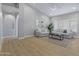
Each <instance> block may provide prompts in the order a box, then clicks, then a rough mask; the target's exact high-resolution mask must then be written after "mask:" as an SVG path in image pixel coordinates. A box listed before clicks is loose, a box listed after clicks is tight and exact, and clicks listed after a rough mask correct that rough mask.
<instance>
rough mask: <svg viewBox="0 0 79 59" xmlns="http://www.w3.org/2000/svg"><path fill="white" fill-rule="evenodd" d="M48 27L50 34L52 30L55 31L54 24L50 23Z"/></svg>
mask: <svg viewBox="0 0 79 59" xmlns="http://www.w3.org/2000/svg"><path fill="white" fill-rule="evenodd" d="M47 28H48V31H49V34H51V32H52V31H53V24H52V23H50V24H49V25H48V27H47Z"/></svg>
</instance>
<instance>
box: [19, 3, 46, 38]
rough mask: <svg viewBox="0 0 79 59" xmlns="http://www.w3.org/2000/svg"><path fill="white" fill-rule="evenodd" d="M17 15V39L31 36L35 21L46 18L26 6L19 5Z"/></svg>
mask: <svg viewBox="0 0 79 59" xmlns="http://www.w3.org/2000/svg"><path fill="white" fill-rule="evenodd" d="M19 14H20V16H19V29H18V31H19V33H18V35H19V37H23V36H30V35H33V34H34V30H35V29H36V20H41V19H42V17H46V16H45V15H43V14H42V13H40V12H38V11H36V10H35V9H33V8H32V7H31V6H29V5H27V4H20V13H19ZM46 19H47V18H46Z"/></svg>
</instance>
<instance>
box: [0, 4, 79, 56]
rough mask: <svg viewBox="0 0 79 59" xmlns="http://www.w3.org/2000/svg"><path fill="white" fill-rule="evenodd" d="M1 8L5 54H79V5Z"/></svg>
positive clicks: (2, 41) (14, 5) (0, 31)
mask: <svg viewBox="0 0 79 59" xmlns="http://www.w3.org/2000/svg"><path fill="white" fill-rule="evenodd" d="M0 6H1V7H0V9H1V11H0V13H1V15H0V18H1V19H0V21H1V23H0V27H1V28H0V33H1V35H0V37H1V40H0V50H1V53H3V54H1V55H16V56H17V55H26V56H27V55H29V56H31V55H34V56H36V55H38V56H39V55H41V56H44V55H45V56H46V55H49V56H53V55H56V56H57V55H66V56H67V55H68V56H69V55H79V48H78V47H79V43H78V41H79V40H78V39H79V20H78V19H79V17H78V15H79V4H78V3H10V4H9V3H2V4H0ZM9 9H10V11H9ZM62 51H63V52H62Z"/></svg>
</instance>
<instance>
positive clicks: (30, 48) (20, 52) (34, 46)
mask: <svg viewBox="0 0 79 59" xmlns="http://www.w3.org/2000/svg"><path fill="white" fill-rule="evenodd" d="M45 39H47V38H37V37H29V38H25V39H22V40H19V39H14V40H13V39H5V40H4V42H3V46H2V51H1V52H0V55H6V56H8V55H9V56H72V55H79V39H76V40H74V41H73V42H72V44H71V45H70V46H71V47H62V46H59V45H56V44H54V43H50V42H49V41H47V40H45ZM1 53H2V54H1Z"/></svg>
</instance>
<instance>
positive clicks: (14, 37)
mask: <svg viewBox="0 0 79 59" xmlns="http://www.w3.org/2000/svg"><path fill="white" fill-rule="evenodd" d="M6 38H13V39H18V37H16V36H4V37H2V39H6Z"/></svg>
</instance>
